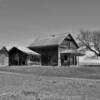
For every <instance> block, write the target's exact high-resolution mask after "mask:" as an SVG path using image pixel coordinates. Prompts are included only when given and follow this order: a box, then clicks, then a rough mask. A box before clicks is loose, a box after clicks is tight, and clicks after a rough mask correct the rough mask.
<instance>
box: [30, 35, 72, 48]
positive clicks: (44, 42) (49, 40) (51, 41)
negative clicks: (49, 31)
mask: <svg viewBox="0 0 100 100" xmlns="http://www.w3.org/2000/svg"><path fill="white" fill-rule="evenodd" d="M68 35H70V36H71V34H70V33H63V34H54V35H47V36H42V37H38V38H35V39H34V41H33V42H32V44H31V45H30V46H29V47H43V46H53V45H60V44H61V42H62V41H63V40H64V39H65V38H66V37H68ZM71 37H72V36H71ZM73 40H74V39H73Z"/></svg>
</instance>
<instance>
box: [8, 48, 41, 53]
mask: <svg viewBox="0 0 100 100" xmlns="http://www.w3.org/2000/svg"><path fill="white" fill-rule="evenodd" d="M13 48H17V49H18V50H20V51H22V52H24V53H26V54H32V55H40V54H39V53H37V52H34V51H32V50H30V49H28V48H26V47H22V46H14V47H12V48H11V49H10V50H12V49H13ZM10 50H9V51H10Z"/></svg>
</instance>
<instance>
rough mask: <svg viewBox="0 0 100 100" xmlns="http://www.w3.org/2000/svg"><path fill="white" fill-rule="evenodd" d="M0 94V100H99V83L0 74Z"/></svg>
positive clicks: (94, 81)
mask: <svg viewBox="0 0 100 100" xmlns="http://www.w3.org/2000/svg"><path fill="white" fill-rule="evenodd" d="M40 70H41V69H40ZM55 70H57V69H55ZM35 71H36V70H35ZM81 71H82V72H83V70H81ZM84 71H85V70H84ZM91 73H93V72H92V71H91ZM0 94H1V95H0V100H35V99H36V98H38V99H40V100H100V81H99V80H88V79H75V78H71V79H68V78H66V77H54V76H53V77H52V76H51V77H48V76H40V75H34V74H33V75H32V74H16V73H8V72H0Z"/></svg>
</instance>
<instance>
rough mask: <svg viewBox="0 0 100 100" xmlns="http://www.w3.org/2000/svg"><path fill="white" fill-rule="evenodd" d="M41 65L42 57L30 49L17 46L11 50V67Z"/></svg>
mask: <svg viewBox="0 0 100 100" xmlns="http://www.w3.org/2000/svg"><path fill="white" fill-rule="evenodd" d="M30 64H31V65H33V64H38V65H40V64H41V57H40V54H39V53H36V52H34V51H32V50H30V49H28V48H25V47H21V46H16V47H12V48H11V49H10V50H9V65H30Z"/></svg>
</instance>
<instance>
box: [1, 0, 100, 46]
mask: <svg viewBox="0 0 100 100" xmlns="http://www.w3.org/2000/svg"><path fill="white" fill-rule="evenodd" d="M80 29H90V30H91V29H97V30H100V0H0V47H2V46H4V45H11V44H14V43H15V44H19V45H24V46H27V45H28V44H29V43H30V42H31V41H32V39H33V38H34V37H35V36H37V35H42V34H51V33H63V32H79V30H80Z"/></svg>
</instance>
